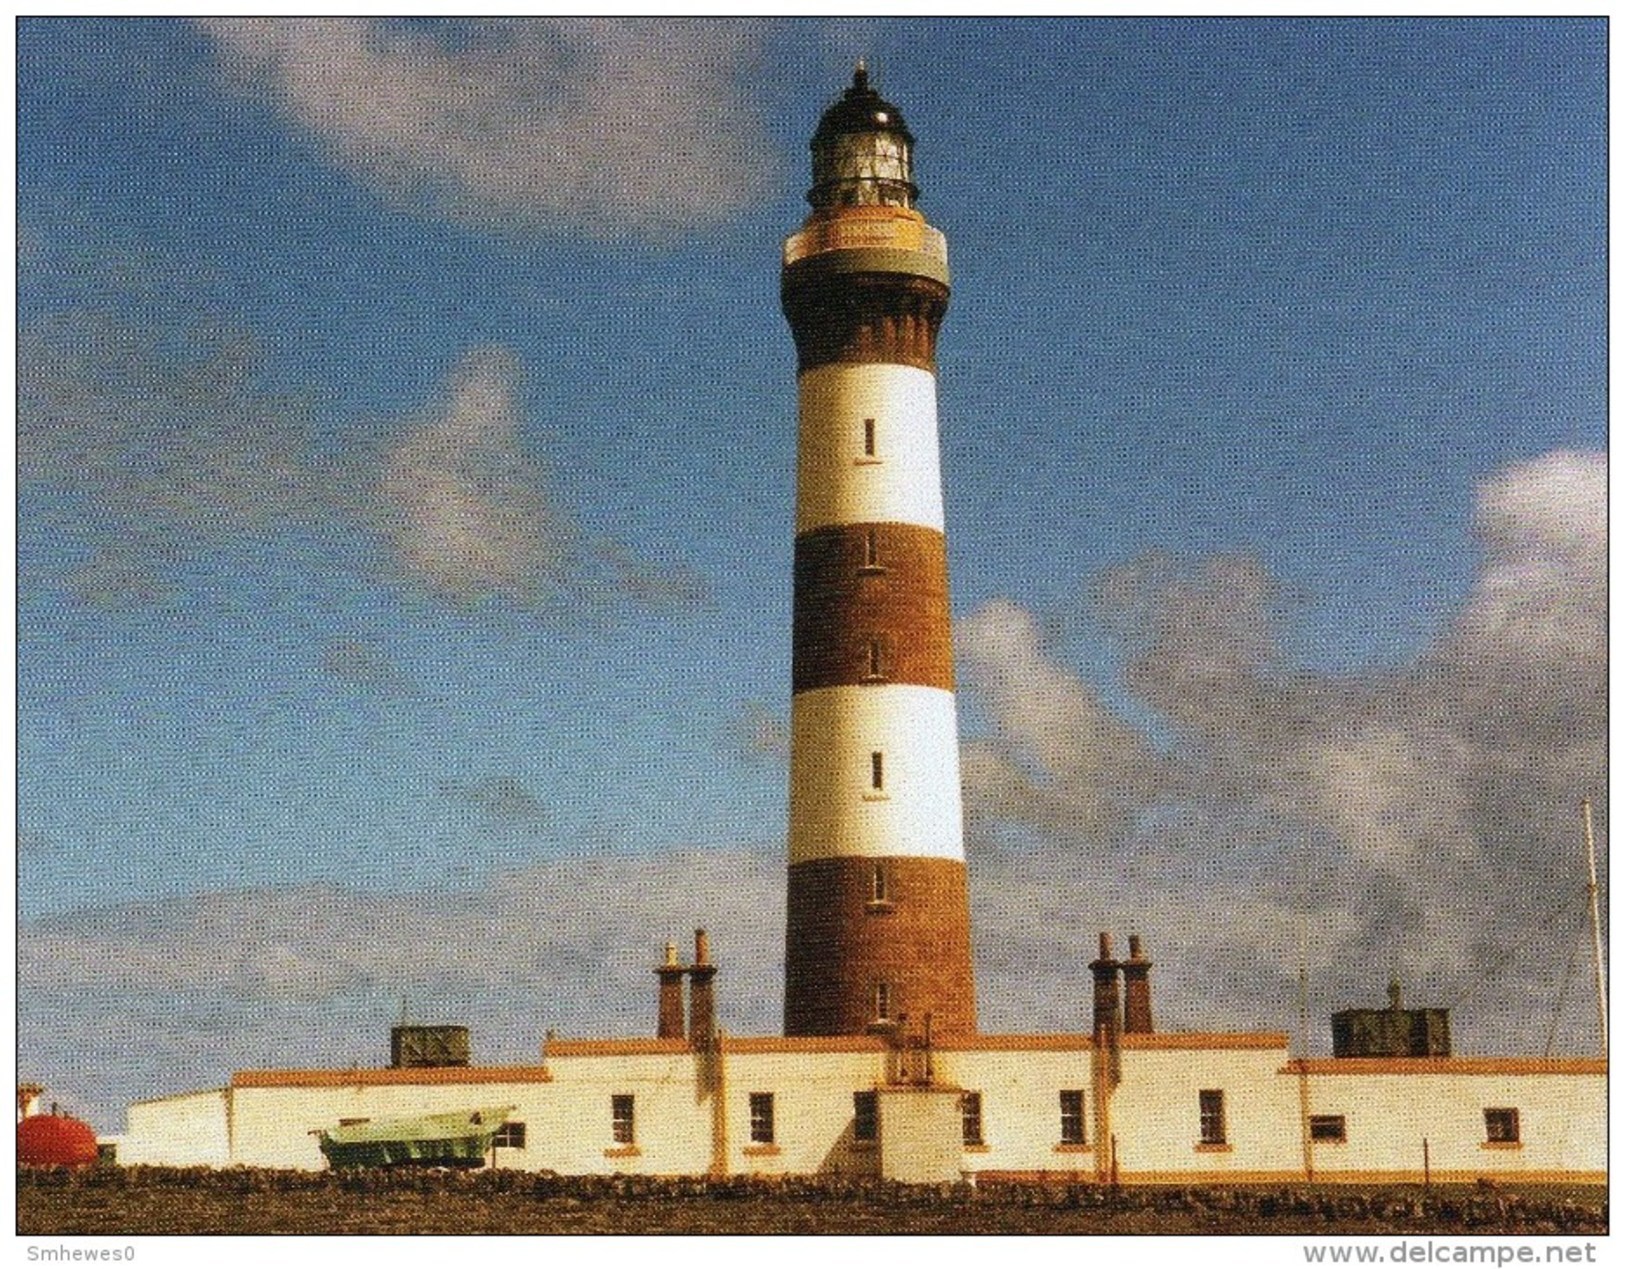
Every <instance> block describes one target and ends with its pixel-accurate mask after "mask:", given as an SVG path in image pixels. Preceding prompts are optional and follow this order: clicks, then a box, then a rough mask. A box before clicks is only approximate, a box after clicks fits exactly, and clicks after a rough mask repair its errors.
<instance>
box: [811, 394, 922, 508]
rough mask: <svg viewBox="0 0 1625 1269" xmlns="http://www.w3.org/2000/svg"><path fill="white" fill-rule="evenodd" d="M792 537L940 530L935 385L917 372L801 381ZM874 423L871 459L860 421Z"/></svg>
mask: <svg viewBox="0 0 1625 1269" xmlns="http://www.w3.org/2000/svg"><path fill="white" fill-rule="evenodd" d="M800 399H801V438H800V443H799V447H798V450H797V454H798V458H797V469H796V532H797V533H805V532H806V531H807V530H809V529H819V528H823V527H824V526H826V525H833V524H872V523H876V522H882V521H897V522H900V523H903V524H919V525H924V526H925V527H926V528H931V529H937V530H941V529H942V527H943V520H942V466H941V463H940V461H939V459H938V454H937V380H936V376H935V375H933V374H932V373H931V372H930V371H929V370H921V369H919V368H918V367H915V366H898V365H890V364H885V365H846V364H836V365H829V366H819V367H818V368H817V369H816V370H809V371H807V373H806V374H804V375H802V376H801V379H800ZM866 419H873V420H874V451H875V452H874V454H873V455H870V454H867V453H865V446H864V422H865V420H866Z"/></svg>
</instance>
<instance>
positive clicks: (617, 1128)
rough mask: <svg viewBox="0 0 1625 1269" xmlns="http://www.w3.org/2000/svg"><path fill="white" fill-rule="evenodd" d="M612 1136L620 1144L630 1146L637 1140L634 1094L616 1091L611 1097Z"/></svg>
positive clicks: (610, 1118)
mask: <svg viewBox="0 0 1625 1269" xmlns="http://www.w3.org/2000/svg"><path fill="white" fill-rule="evenodd" d="M609 1122H610V1136H611V1137H612V1138H613V1139H614V1141H615V1144H616V1145H618V1146H629V1145H631V1144H632V1143H633V1142H635V1141H636V1140H637V1133H636V1132H635V1130H634V1121H633V1117H632V1094H631V1093H616V1094H615V1095H614V1096H612V1097H611V1098H610V1099H609Z"/></svg>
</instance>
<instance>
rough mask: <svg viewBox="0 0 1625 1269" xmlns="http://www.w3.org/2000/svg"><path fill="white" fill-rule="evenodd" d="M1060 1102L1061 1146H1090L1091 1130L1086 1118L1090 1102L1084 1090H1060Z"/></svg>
mask: <svg viewBox="0 0 1625 1269" xmlns="http://www.w3.org/2000/svg"><path fill="white" fill-rule="evenodd" d="M1059 1100H1060V1103H1061V1137H1060V1141H1061V1144H1062V1145H1063V1146H1086V1145H1088V1144H1089V1129H1088V1120H1087V1119H1086V1118H1085V1113H1086V1110H1087V1107H1088V1102H1087V1101H1086V1100H1085V1098H1084V1096H1083V1090H1082V1089H1081V1088H1063V1089H1061V1090H1060V1098H1059ZM1069 1103H1072V1104H1069Z"/></svg>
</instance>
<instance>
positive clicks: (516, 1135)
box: [491, 1119, 525, 1150]
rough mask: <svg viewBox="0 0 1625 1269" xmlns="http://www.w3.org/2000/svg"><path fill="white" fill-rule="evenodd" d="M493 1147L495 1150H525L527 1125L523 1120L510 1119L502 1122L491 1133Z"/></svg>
mask: <svg viewBox="0 0 1625 1269" xmlns="http://www.w3.org/2000/svg"><path fill="white" fill-rule="evenodd" d="M491 1148H492V1149H493V1150H497V1149H502V1150H523V1149H524V1148H525V1125H524V1122H523V1121H522V1120H517V1119H509V1120H505V1121H503V1123H502V1126H501V1127H499V1128H498V1129H497V1130H496V1131H495V1132H494V1133H492V1134H491Z"/></svg>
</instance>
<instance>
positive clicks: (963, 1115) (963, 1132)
mask: <svg viewBox="0 0 1625 1269" xmlns="http://www.w3.org/2000/svg"><path fill="white" fill-rule="evenodd" d="M959 1135H960V1137H961V1138H962V1139H963V1143H964V1144H965V1145H967V1146H985V1145H986V1144H987V1132H986V1129H985V1127H984V1126H983V1123H982V1094H981V1092H980V1091H979V1090H976V1089H965V1090H964V1091H963V1092H962V1093H960V1094H959Z"/></svg>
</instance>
